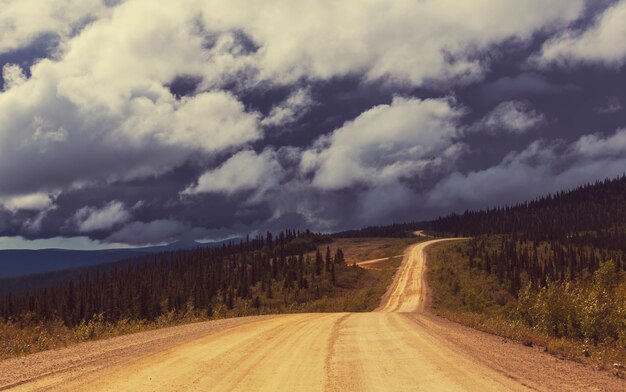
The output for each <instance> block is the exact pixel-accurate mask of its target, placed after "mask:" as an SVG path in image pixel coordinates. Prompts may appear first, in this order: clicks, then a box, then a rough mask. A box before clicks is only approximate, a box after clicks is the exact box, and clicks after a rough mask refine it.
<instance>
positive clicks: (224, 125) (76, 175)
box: [0, 0, 262, 193]
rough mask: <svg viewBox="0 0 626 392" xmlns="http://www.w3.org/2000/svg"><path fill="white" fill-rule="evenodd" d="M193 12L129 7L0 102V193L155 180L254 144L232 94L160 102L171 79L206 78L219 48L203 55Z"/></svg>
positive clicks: (176, 6)
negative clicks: (196, 159) (200, 157)
mask: <svg viewBox="0 0 626 392" xmlns="http://www.w3.org/2000/svg"><path fill="white" fill-rule="evenodd" d="M188 2H189V4H197V2H195V1H188ZM194 9H195V10H196V12H197V7H195V8H194V7H185V6H184V4H181V3H178V2H177V3H167V4H157V3H155V2H152V1H146V0H129V1H127V2H125V3H123V4H122V5H119V6H117V7H115V9H114V12H112V13H111V15H108V16H106V17H102V18H101V19H98V20H97V21H95V22H93V23H91V24H90V25H89V26H88V27H86V28H85V29H83V30H82V31H81V32H80V34H78V35H77V36H76V37H74V38H72V39H71V40H69V41H68V43H67V44H66V45H64V46H63V50H62V52H60V53H59V55H58V56H57V58H55V59H52V60H50V59H48V60H42V61H40V62H38V63H36V64H35V65H34V66H33V67H32V68H31V77H30V78H29V79H28V80H25V81H22V82H20V83H18V84H15V83H14V84H13V85H12V86H11V88H10V89H8V90H7V91H5V92H3V93H1V94H0V178H3V179H4V180H3V181H4V182H3V186H4V188H5V191H6V192H10V193H27V192H34V191H38V190H39V189H41V188H52V187H54V188H67V187H71V186H74V185H76V184H79V183H81V184H84V183H88V182H103V181H108V182H111V181H118V180H127V179H132V178H140V177H145V176H153V175H158V174H160V173H163V172H164V171H167V170H169V169H171V168H172V167H174V166H177V165H180V164H181V163H182V162H184V161H185V160H186V159H188V158H189V157H190V156H193V155H194V154H197V153H203V154H212V153H218V152H220V153H221V152H224V151H225V150H230V149H231V148H235V147H240V146H243V145H246V144H247V143H249V142H252V141H255V140H258V139H259V138H261V137H262V132H261V130H260V129H259V126H258V120H259V115H258V114H257V113H254V112H248V111H246V108H245V107H244V106H243V104H242V103H241V102H239V101H238V99H237V98H236V97H235V96H234V95H233V94H231V93H228V92H224V91H219V90H211V91H201V92H200V93H199V94H197V95H196V96H193V97H185V98H184V99H182V100H177V99H175V97H174V96H172V94H171V93H170V92H169V90H168V88H167V84H168V83H170V82H171V81H172V80H173V79H174V78H175V77H176V76H177V75H180V74H191V75H196V74H202V73H203V72H204V71H207V72H208V71H210V70H212V68H211V67H212V64H211V61H212V60H211V59H213V60H214V59H215V56H212V55H211V51H212V50H213V51H215V50H222V47H223V45H222V47H219V48H213V49H206V48H205V47H204V41H203V40H204V37H203V36H202V34H199V33H198V31H197V26H196V25H195V24H194V20H193V16H194ZM11 70H12V71H11V72H12V73H15V72H14V71H15V69H13V68H11ZM228 71H229V72H234V73H236V70H235V69H234V68H232V69H231V68H228ZM76 162H80V164H79V165H77V164H76ZM17 171H19V172H22V173H24V175H22V176H15V175H14V173H15V172H17Z"/></svg>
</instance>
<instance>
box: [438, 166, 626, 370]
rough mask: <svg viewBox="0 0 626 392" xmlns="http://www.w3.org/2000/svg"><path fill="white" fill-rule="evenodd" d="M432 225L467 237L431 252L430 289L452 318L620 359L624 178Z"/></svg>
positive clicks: (625, 294) (625, 326) (624, 324)
mask: <svg viewBox="0 0 626 392" xmlns="http://www.w3.org/2000/svg"><path fill="white" fill-rule="evenodd" d="M431 228H432V229H433V231H435V233H436V235H438V236H468V237H472V238H471V239H470V240H468V241H467V242H464V243H455V244H449V245H447V246H446V249H442V250H439V251H435V252H433V260H432V263H433V264H434V267H433V269H432V271H433V272H432V273H433V274H434V275H433V276H431V279H432V280H433V282H434V283H433V286H434V287H435V289H434V291H435V292H436V294H437V295H438V298H439V304H440V305H441V306H442V307H443V310H444V312H445V311H446V309H445V308H446V306H448V307H449V308H448V309H447V310H448V311H450V310H452V318H456V317H458V311H459V310H461V311H462V312H469V313H471V314H474V315H478V316H477V317H478V319H479V320H482V321H481V322H480V323H482V324H481V325H493V324H494V320H505V321H506V323H508V324H507V325H506V327H502V326H501V325H500V326H499V327H496V331H495V332H499V331H500V332H501V331H503V330H507V331H511V330H515V331H518V330H519V327H521V326H525V327H526V328H529V330H530V331H532V333H539V334H543V335H544V336H548V337H550V338H553V339H569V340H570V341H572V342H578V343H576V344H582V345H583V346H584V347H583V348H580V347H579V346H577V345H576V344H573V346H574V347H579V348H580V350H579V351H578V352H579V353H581V352H583V351H584V352H585V353H586V354H585V355H590V353H591V352H593V351H594V350H592V349H591V348H589V347H590V346H591V347H596V349H595V350H596V351H595V352H596V353H598V352H600V353H601V354H597V355H601V356H605V357H612V358H616V359H619V360H623V359H626V350H625V349H624V348H625V347H626V177H624V176H622V177H620V178H616V179H612V180H605V181H599V182H596V183H594V184H589V185H585V186H582V187H579V188H577V189H574V190H571V191H566V192H559V193H557V194H555V195H547V196H545V197H542V198H539V199H537V200H534V201H531V202H527V203H521V204H518V205H515V206H510V207H500V208H491V209H487V210H481V211H468V212H466V213H464V214H461V215H456V214H455V215H450V216H447V217H443V218H440V219H438V220H436V221H434V222H432V223H431ZM446 298H447V299H446ZM446 304H447V305H446ZM455 312H456V313H455ZM449 314H450V313H449ZM483 317H487V318H486V319H485V318H483ZM470 319H472V320H476V318H475V317H474V316H471V317H470ZM460 320H461V321H463V317H460ZM496 324H497V323H496ZM498 329H499V331H498ZM531 335H532V334H531ZM603 350H604V351H603ZM606 350H608V353H607V351H606Z"/></svg>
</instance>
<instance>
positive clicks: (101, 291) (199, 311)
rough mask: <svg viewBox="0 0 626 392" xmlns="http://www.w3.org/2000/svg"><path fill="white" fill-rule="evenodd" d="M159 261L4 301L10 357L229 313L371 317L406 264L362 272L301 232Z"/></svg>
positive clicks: (374, 252) (0, 322) (3, 348)
mask: <svg viewBox="0 0 626 392" xmlns="http://www.w3.org/2000/svg"><path fill="white" fill-rule="evenodd" d="M337 242H339V244H340V245H345V246H347V248H348V249H353V250H357V249H358V250H359V253H358V254H359V255H360V256H362V257H363V258H364V259H368V258H378V257H388V256H394V255H395V254H397V252H399V253H402V252H401V250H400V249H399V248H401V247H403V246H404V245H403V244H404V242H405V241H403V240H396V239H390V240H381V241H374V242H376V244H377V246H376V247H370V246H366V245H365V244H364V243H363V242H362V241H360V240H358V239H352V240H338V241H337ZM400 242H402V243H400ZM381 248H382V249H383V250H381ZM315 249H317V251H316V250H315ZM311 250H313V251H312V252H311ZM149 257H152V258H154V259H155V260H152V259H151V260H144V262H138V263H130V264H129V263H126V264H125V267H124V268H123V269H121V270H116V269H113V270H111V271H109V272H106V273H104V274H102V275H97V276H91V275H89V276H82V277H81V278H80V279H79V280H78V281H70V282H66V283H63V284H60V285H57V286H55V287H52V288H48V289H38V290H36V291H33V292H31V293H28V294H27V295H24V296H20V297H16V298H13V297H6V298H4V300H3V301H2V303H1V306H0V358H6V357H11V356H16V355H22V354H27V353H33V352H36V351H41V350H46V349H50V348H56V347H63V346H67V345H70V344H74V343H78V342H82V341H86V340H93V339H101V338H107V337H112V336H117V335H122V334H128V333H134V332H139V331H145V330H150V329H156V328H162V327H168V326H175V325H180V324H184V323H190V322H199V321H207V320H214V319H220V318H227V317H239V316H250V315H262V314H278V313H296V312H359V311H370V310H373V309H374V308H376V307H377V306H378V305H379V302H380V298H381V297H382V296H383V294H384V292H385V291H386V289H387V287H388V286H389V284H390V283H391V281H392V279H393V275H394V273H395V271H396V269H397V268H398V267H399V265H400V263H401V258H399V257H396V258H390V260H389V261H388V262H385V263H382V264H379V265H377V269H375V270H366V269H362V268H359V267H357V266H353V265H351V264H352V263H351V262H348V260H353V259H354V256H352V255H350V254H349V253H347V254H345V255H344V252H343V250H342V248H340V247H339V246H337V244H331V243H328V239H327V238H326V237H324V236H318V235H313V234H311V233H296V232H288V233H281V234H279V236H277V238H273V237H272V236H271V235H268V236H267V237H265V238H262V239H261V238H256V239H253V240H250V241H247V242H246V243H243V244H240V245H237V246H233V247H231V248H228V247H224V248H221V249H217V250H210V249H196V250H190V251H178V252H172V253H167V254H161V255H154V256H149Z"/></svg>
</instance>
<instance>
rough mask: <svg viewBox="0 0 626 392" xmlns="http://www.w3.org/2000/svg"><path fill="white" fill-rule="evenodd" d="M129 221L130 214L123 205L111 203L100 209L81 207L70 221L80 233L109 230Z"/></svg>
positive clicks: (116, 202)
mask: <svg viewBox="0 0 626 392" xmlns="http://www.w3.org/2000/svg"><path fill="white" fill-rule="evenodd" d="M128 219H130V213H129V212H128V210H127V209H126V207H125V206H124V204H123V203H121V202H119V201H115V200H114V201H111V202H109V203H108V204H107V205H105V206H104V207H102V208H99V209H98V208H95V207H88V206H87V207H83V208H81V209H80V210H78V211H76V213H75V214H74V217H73V218H72V220H73V221H74V223H75V224H76V227H77V229H78V231H79V232H81V233H88V232H92V231H98V230H105V229H110V228H111V227H113V226H115V225H117V224H120V223H124V222H126V221H128Z"/></svg>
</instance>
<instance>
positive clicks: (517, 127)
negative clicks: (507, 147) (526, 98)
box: [470, 101, 546, 134]
mask: <svg viewBox="0 0 626 392" xmlns="http://www.w3.org/2000/svg"><path fill="white" fill-rule="evenodd" d="M545 121H546V119H545V117H544V115H543V114H542V113H539V112H537V111H535V110H533V109H532V108H531V106H530V104H529V103H527V102H522V101H506V102H502V103H500V104H499V105H498V106H496V107H495V108H494V109H493V110H492V111H491V112H489V113H487V115H485V117H484V118H482V119H481V120H480V121H478V122H477V123H475V124H473V125H472V126H471V127H470V131H477V132H481V131H487V132H491V133H494V132H497V131H506V132H510V133H518V134H521V133H525V132H526V131H529V130H531V129H533V128H536V127H538V126H539V125H541V124H543V123H545Z"/></svg>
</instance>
